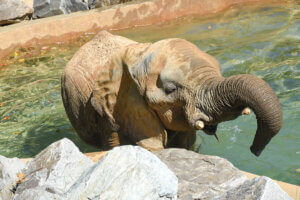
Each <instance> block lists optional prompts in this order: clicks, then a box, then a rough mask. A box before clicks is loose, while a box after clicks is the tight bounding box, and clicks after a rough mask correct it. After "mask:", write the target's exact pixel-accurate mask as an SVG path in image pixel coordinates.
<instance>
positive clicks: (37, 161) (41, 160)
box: [16, 139, 94, 194]
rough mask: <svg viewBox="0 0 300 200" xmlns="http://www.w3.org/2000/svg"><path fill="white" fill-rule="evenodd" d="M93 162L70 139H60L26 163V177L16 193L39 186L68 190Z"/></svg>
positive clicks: (24, 171)
mask: <svg viewBox="0 0 300 200" xmlns="http://www.w3.org/2000/svg"><path fill="white" fill-rule="evenodd" d="M93 164H94V163H93V161H92V160H90V159H89V158H88V157H86V156H85V155H84V154H82V153H81V152H80V151H79V150H78V148H77V147H76V146H75V145H74V144H73V143H72V142H71V141H70V140H69V139H62V140H59V141H57V142H55V143H53V144H51V145H50V146H48V147H47V148H46V149H44V150H43V151H42V152H40V153H39V154H38V155H37V156H36V157H35V158H34V159H33V160H32V161H30V162H28V163H27V164H26V166H25V168H24V170H22V172H23V173H24V177H25V178H24V181H22V183H21V184H19V186H18V188H17V190H16V194H21V193H22V192H23V191H25V190H28V189H31V188H35V187H39V186H45V187H48V188H55V189H56V190H59V191H62V192H66V191H67V190H68V189H69V188H70V187H71V185H72V184H73V183H74V182H75V181H76V180H77V178H78V177H79V176H80V175H81V174H82V173H83V172H84V171H85V170H86V169H88V168H89V167H90V166H92V165H93Z"/></svg>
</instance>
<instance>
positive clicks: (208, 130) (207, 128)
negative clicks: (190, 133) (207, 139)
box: [203, 125, 218, 135]
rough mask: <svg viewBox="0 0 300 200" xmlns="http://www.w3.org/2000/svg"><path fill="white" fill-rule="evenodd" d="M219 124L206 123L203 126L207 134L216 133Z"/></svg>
mask: <svg viewBox="0 0 300 200" xmlns="http://www.w3.org/2000/svg"><path fill="white" fill-rule="evenodd" d="M217 128H218V125H206V126H204V128H203V131H204V133H206V134H207V135H215V134H216V132H217Z"/></svg>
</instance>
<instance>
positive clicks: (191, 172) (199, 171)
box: [155, 149, 247, 200]
mask: <svg viewBox="0 0 300 200" xmlns="http://www.w3.org/2000/svg"><path fill="white" fill-rule="evenodd" d="M155 154H156V155H157V156H158V157H159V158H160V159H161V160H162V161H163V162H164V163H165V164H166V165H167V166H168V167H169V169H171V170H172V171H173V172H174V173H175V175H176V176H177V178H178V183H179V185H178V198H179V199H181V200H189V199H211V198H212V197H214V196H217V195H221V194H222V193H224V192H226V191H228V190H230V189H232V188H235V187H237V186H239V185H241V184H242V183H243V182H244V181H246V180H247V177H246V176H245V175H244V174H243V173H242V172H241V171H239V170H238V169H237V168H235V167H234V166H233V165H232V164H231V163H230V162H228V161H227V160H225V159H223V158H220V157H217V156H208V155H201V154H198V153H195V152H192V151H188V150H185V149H165V150H162V151H160V152H155Z"/></svg>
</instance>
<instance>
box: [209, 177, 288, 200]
mask: <svg viewBox="0 0 300 200" xmlns="http://www.w3.org/2000/svg"><path fill="white" fill-rule="evenodd" d="M223 199H238V200H248V199H249V200H252V199H253V200H293V199H292V198H291V197H290V196H288V194H287V193H286V192H285V191H283V190H282V189H281V188H280V186H279V185H278V184H277V183H275V182H274V181H273V180H272V179H270V178H268V177H265V176H260V177H256V178H254V179H252V180H247V181H245V182H244V183H243V184H242V185H240V186H238V187H236V188H233V189H231V190H229V191H228V192H226V193H225V194H223V195H221V196H219V197H215V198H214V200H223Z"/></svg>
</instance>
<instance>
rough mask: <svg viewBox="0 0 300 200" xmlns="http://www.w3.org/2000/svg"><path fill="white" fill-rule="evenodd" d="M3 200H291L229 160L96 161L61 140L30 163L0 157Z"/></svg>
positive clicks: (111, 155)
mask: <svg viewBox="0 0 300 200" xmlns="http://www.w3.org/2000/svg"><path fill="white" fill-rule="evenodd" d="M0 199H3V200H23V199H30V200H44V199H47V200H57V199H60V200H100V199H101V200H112V199H124V200H127V199H130V200H131V199H134V200H147V199H149V200H176V199H180V200H194V199H214V200H223V199H225V200H226V199H230V200H231V199H256V200H267V199H272V200H281V199H282V200H290V199H292V198H291V197H289V196H288V195H287V194H286V193H285V192H284V191H283V190H282V189H281V188H280V187H279V186H278V185H277V183H275V182H274V181H273V180H272V179H270V178H268V177H257V178H255V179H252V180H248V179H247V178H246V176H245V175H244V174H243V173H242V172H241V171H240V170H238V169H237V168H235V167H234V166H233V165H232V164H231V163H230V162H228V161H227V160H226V159H223V158H220V157H217V156H209V155H201V154H198V153H195V152H193V151H188V150H185V149H165V150H163V151H159V152H154V153H151V152H149V151H147V150H145V149H143V148H141V147H139V146H131V145H126V146H121V147H115V148H114V149H112V150H110V151H108V152H107V153H106V155H105V156H104V157H103V158H101V159H100V160H99V161H98V162H97V163H94V162H93V161H91V160H90V159H89V158H88V157H87V156H85V155H84V154H82V153H81V152H80V151H79V149H78V148H77V147H76V146H75V145H74V144H73V143H72V142H71V141H70V140H69V139H62V140H59V141H57V142H55V143H53V144H51V145H50V146H48V147H47V148H46V149H44V150H43V151H42V152H40V153H39V154H38V155H37V156H36V157H35V158H34V159H33V160H31V161H30V162H28V163H27V164H26V165H24V164H23V163H22V161H21V160H20V159H17V158H13V159H9V158H5V157H3V156H0Z"/></svg>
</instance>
